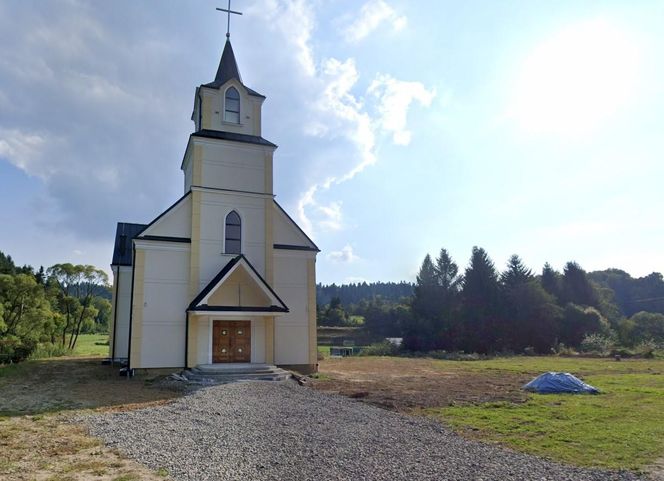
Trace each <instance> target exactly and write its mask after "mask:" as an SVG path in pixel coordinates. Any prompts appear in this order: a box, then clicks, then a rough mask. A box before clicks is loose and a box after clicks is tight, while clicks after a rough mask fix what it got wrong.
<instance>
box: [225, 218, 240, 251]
mask: <svg viewBox="0 0 664 481" xmlns="http://www.w3.org/2000/svg"><path fill="white" fill-rule="evenodd" d="M224 252H225V253H226V254H241V253H242V221H241V220H240V216H239V215H238V213H237V212H235V211H234V210H232V211H230V212H229V214H228V215H227V216H226V229H225V230H224Z"/></svg>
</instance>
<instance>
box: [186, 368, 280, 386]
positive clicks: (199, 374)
mask: <svg viewBox="0 0 664 481" xmlns="http://www.w3.org/2000/svg"><path fill="white" fill-rule="evenodd" d="M182 375H183V376H185V377H186V378H187V379H188V380H189V381H191V382H197V383H203V384H223V383H228V382H236V381H252V380H253V381H285V380H287V379H289V378H290V377H291V373H290V372H288V371H285V370H283V369H280V368H278V367H276V366H272V365H268V364H204V365H199V366H196V367H195V368H192V369H187V370H185V371H182Z"/></svg>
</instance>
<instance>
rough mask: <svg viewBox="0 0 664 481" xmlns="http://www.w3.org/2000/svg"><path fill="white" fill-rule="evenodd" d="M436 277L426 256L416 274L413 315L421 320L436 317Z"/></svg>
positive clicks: (433, 268)
mask: <svg viewBox="0 0 664 481" xmlns="http://www.w3.org/2000/svg"><path fill="white" fill-rule="evenodd" d="M438 293H439V289H438V275H437V273H436V268H435V267H434V265H433V261H432V260H431V256H430V255H429V254H427V255H426V257H425V258H424V261H422V266H421V267H420V271H419V273H418V274H417V280H416V283H415V297H414V298H413V313H414V314H415V315H416V316H418V317H421V318H427V319H432V318H434V317H436V315H438V306H439V302H438V301H439V298H438Z"/></svg>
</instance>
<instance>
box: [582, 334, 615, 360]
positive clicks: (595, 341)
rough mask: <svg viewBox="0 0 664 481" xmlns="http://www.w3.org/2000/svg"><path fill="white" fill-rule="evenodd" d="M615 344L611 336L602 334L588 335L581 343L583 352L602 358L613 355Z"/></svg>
mask: <svg viewBox="0 0 664 481" xmlns="http://www.w3.org/2000/svg"><path fill="white" fill-rule="evenodd" d="M614 345H615V343H614V342H613V339H611V338H610V337H609V336H604V335H602V334H598V333H594V334H586V336H585V337H584V338H583V340H582V341H581V352H584V353H596V354H598V355H600V356H608V355H609V354H611V350H612V349H613V347H614Z"/></svg>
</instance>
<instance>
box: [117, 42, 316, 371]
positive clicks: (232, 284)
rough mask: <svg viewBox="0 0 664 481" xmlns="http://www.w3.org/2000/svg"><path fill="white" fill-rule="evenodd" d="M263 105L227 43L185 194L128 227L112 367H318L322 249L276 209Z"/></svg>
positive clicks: (120, 252) (185, 165)
mask: <svg viewBox="0 0 664 481" xmlns="http://www.w3.org/2000/svg"><path fill="white" fill-rule="evenodd" d="M264 100H265V97H264V96H263V95H261V94H259V93H257V92H255V91H254V90H252V89H250V88H248V87H246V86H245V85H244V84H243V83H242V80H241V77H240V74H239V70H238V68H237V63H236V61H235V56H234V53H233V49H232V47H231V43H230V41H229V40H227V41H226V45H225V47H224V50H223V54H222V57H221V61H220V63H219V68H218V70H217V74H216V77H215V80H214V81H213V82H211V83H208V84H204V85H201V86H199V87H198V88H197V89H196V93H195V99H194V109H193V114H192V120H193V121H194V124H195V128H194V133H192V134H191V135H190V137H189V141H188V143H187V147H186V150H185V154H184V158H183V160H182V165H181V169H182V171H183V173H184V195H183V196H182V197H181V198H180V199H178V200H177V201H176V202H175V203H174V204H173V205H172V206H171V207H169V208H168V209H167V210H166V211H165V212H163V213H162V214H161V215H159V216H158V217H156V218H155V219H154V220H153V221H152V222H150V223H149V224H131V223H119V224H118V227H117V232H116V237H115V247H114V252H113V261H112V265H111V268H112V272H113V299H112V305H113V316H112V320H113V323H112V326H111V336H110V343H109V344H110V345H109V349H110V353H109V355H110V357H111V359H113V360H115V361H118V360H121V361H126V362H127V363H128V367H129V368H130V369H146V368H181V367H187V368H190V367H194V366H196V365H200V364H215V363H267V364H276V365H278V366H285V367H290V368H294V369H298V370H301V371H305V372H309V371H312V370H314V369H315V368H316V363H317V342H316V341H317V339H316V290H315V289H316V280H315V279H316V267H315V266H316V255H317V253H318V252H319V249H318V248H317V247H316V245H315V244H314V243H313V241H312V240H311V239H310V238H309V237H307V235H306V234H305V233H304V232H303V231H302V230H301V229H300V228H299V227H298V226H297V224H296V223H295V222H294V221H293V220H292V219H291V218H290V217H289V216H288V214H287V213H286V212H285V211H284V209H282V208H281V206H280V205H279V204H278V203H277V202H276V200H275V195H274V192H273V185H272V184H273V183H272V165H273V154H274V151H275V150H276V148H277V146H276V145H274V144H273V143H271V142H269V141H267V140H265V139H264V138H263V137H262V136H261V108H262V105H263V102H264Z"/></svg>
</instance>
